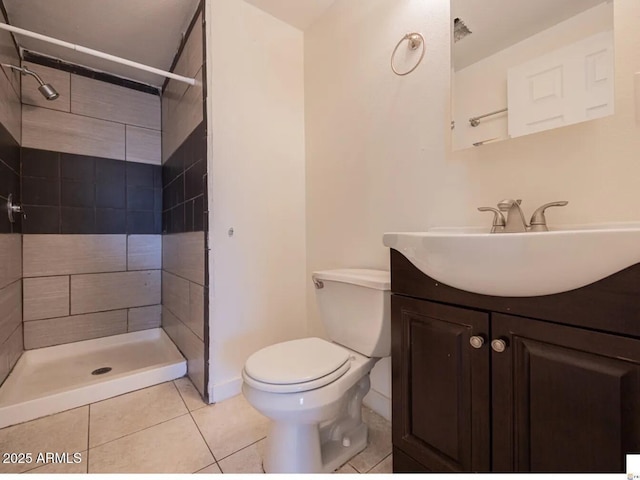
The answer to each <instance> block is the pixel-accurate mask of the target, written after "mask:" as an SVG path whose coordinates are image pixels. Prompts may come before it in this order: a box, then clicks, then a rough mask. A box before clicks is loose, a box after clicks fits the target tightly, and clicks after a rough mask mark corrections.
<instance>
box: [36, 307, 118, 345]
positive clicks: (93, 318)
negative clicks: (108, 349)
mask: <svg viewBox="0 0 640 480" xmlns="http://www.w3.org/2000/svg"><path fill="white" fill-rule="evenodd" d="M121 333H127V311H126V310H114V311H112V312H101V313H91V314H88V315H73V316H70V317H61V318H51V319H49V320H33V321H31V322H25V323H24V346H25V348H26V349H27V350H30V349H32V348H40V347H48V346H51V345H60V344H62V343H71V342H78V341H80V340H89V339H91V338H100V337H108V336H110V335H119V334H121Z"/></svg>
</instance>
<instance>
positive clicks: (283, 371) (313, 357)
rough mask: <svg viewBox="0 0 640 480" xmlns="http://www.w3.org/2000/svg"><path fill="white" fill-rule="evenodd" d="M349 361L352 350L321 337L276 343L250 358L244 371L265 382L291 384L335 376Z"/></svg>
mask: <svg viewBox="0 0 640 480" xmlns="http://www.w3.org/2000/svg"><path fill="white" fill-rule="evenodd" d="M348 360H349V351H348V350H347V349H345V348H343V347H340V346H339V345H336V344H334V343H331V342H327V341H326V340H322V339H321V338H303V339H300V340H291V341H289V342H283V343H277V344H275V345H271V346H269V347H266V348H263V349H262V350H259V351H258V352H256V353H254V354H253V355H251V356H250V357H249V359H248V360H247V363H246V364H245V367H244V370H245V372H246V374H247V375H249V376H250V377H252V378H254V379H255V380H258V381H259V382H263V383H270V384H276V385H291V384H298V383H305V382H310V381H312V380H316V379H318V378H320V377H324V376H326V375H329V374H330V373H333V372H334V371H336V370H338V369H339V368H340V367H342V366H343V365H344V364H345V363H346V362H347V361H348Z"/></svg>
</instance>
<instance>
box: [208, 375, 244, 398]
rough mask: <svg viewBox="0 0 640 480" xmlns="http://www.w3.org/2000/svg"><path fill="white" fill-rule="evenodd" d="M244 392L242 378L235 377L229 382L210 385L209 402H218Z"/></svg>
mask: <svg viewBox="0 0 640 480" xmlns="http://www.w3.org/2000/svg"><path fill="white" fill-rule="evenodd" d="M241 392H242V378H241V377H238V378H234V379H233V380H229V381H228V382H224V383H220V384H218V385H210V386H209V402H211V403H217V402H221V401H223V400H226V399H227V398H231V397H235V396H236V395H239V394H240V393H241Z"/></svg>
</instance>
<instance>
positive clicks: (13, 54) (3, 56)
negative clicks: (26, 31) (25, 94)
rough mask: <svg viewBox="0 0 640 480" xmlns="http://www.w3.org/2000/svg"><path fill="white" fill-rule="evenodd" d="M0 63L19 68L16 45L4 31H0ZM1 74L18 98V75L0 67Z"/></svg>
mask: <svg viewBox="0 0 640 480" xmlns="http://www.w3.org/2000/svg"><path fill="white" fill-rule="evenodd" d="M0 21H4V20H0ZM0 63H9V64H12V65H16V66H20V56H19V55H18V50H16V45H15V43H14V42H13V38H12V36H11V33H9V32H7V31H4V30H2V31H0ZM3 74H4V75H5V76H6V77H7V78H8V79H9V82H11V86H12V87H13V91H14V93H15V95H16V97H19V96H20V74H19V73H18V72H16V71H15V70H12V69H9V68H5V67H0V75H3Z"/></svg>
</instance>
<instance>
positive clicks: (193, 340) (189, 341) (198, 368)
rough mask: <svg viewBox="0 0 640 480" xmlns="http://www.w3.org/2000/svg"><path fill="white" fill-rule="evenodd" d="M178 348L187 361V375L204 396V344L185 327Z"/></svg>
mask: <svg viewBox="0 0 640 480" xmlns="http://www.w3.org/2000/svg"><path fill="white" fill-rule="evenodd" d="M177 347H178V348H179V349H180V351H181V352H182V354H183V355H184V356H185V357H186V359H187V375H188V376H189V378H190V379H191V381H192V382H193V385H194V387H196V389H197V390H198V391H199V392H200V395H204V393H205V392H204V389H205V385H204V367H205V359H204V342H203V341H202V340H200V339H199V338H198V337H196V336H195V334H194V333H193V332H192V331H191V330H189V329H188V328H187V327H186V326H184V325H183V326H182V328H181V330H180V335H179V336H178V345H177Z"/></svg>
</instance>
